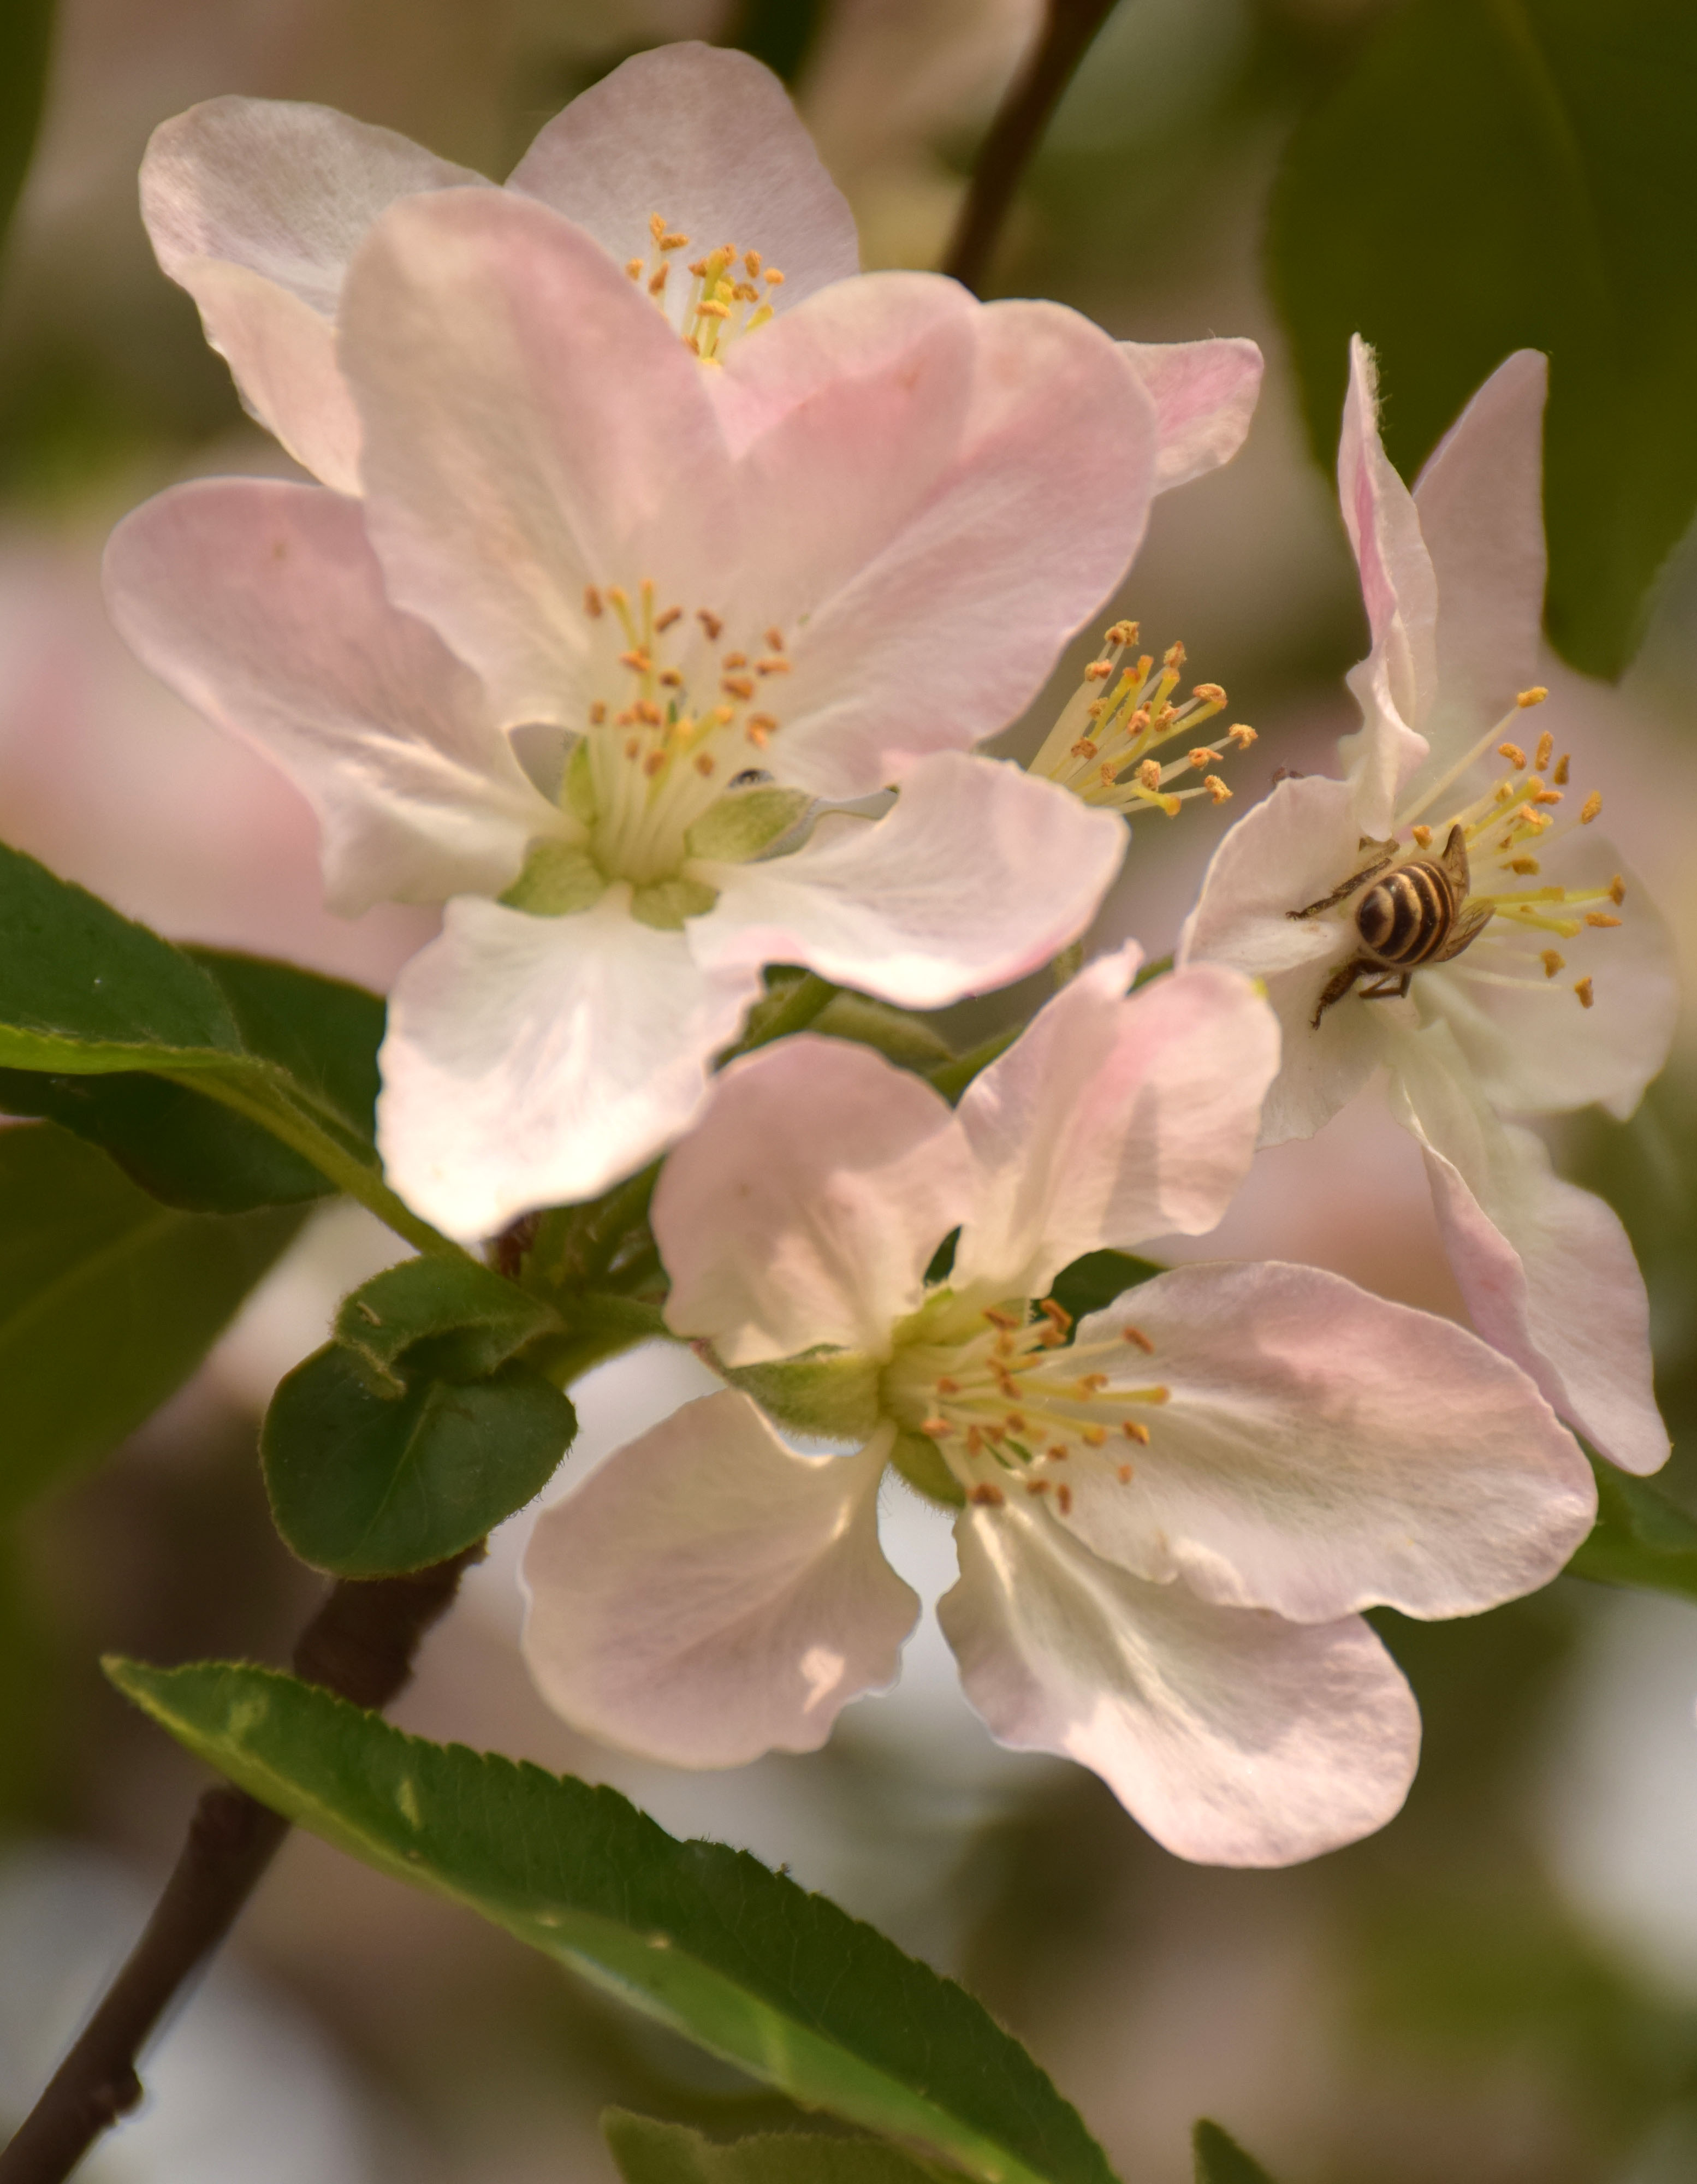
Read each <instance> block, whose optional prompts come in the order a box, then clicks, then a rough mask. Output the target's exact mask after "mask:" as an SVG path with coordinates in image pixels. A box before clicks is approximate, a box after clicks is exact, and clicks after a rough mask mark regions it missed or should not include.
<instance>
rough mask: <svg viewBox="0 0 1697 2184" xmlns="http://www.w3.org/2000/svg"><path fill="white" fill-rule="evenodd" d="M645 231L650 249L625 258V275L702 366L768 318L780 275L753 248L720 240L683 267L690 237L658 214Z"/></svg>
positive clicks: (718, 357)
mask: <svg viewBox="0 0 1697 2184" xmlns="http://www.w3.org/2000/svg"><path fill="white" fill-rule="evenodd" d="M648 232H649V234H650V235H652V236H653V237H654V248H653V249H652V250H651V251H650V252H649V253H648V256H647V257H646V258H632V259H627V260H626V265H625V270H626V273H628V274H629V275H630V276H631V278H632V280H633V281H640V282H641V284H642V285H643V287H645V288H646V289H647V290H648V293H649V295H651V296H652V297H653V298H654V301H655V303H656V304H658V305H659V309H661V311H662V312H664V313H665V316H666V317H667V318H668V319H670V320H671V323H672V324H673V325H674V326H676V328H677V330H678V331H679V333H680V334H681V335H682V337H683V341H684V345H685V347H686V348H688V349H690V350H691V351H693V354H695V355H697V356H698V357H699V358H700V359H701V360H702V362H703V363H704V364H721V363H722V362H723V361H724V357H725V352H726V349H727V348H729V346H730V345H731V343H732V342H733V341H734V340H736V339H737V337H738V336H739V335H742V334H748V333H752V332H753V331H754V329H755V327H756V326H765V323H766V321H767V320H769V319H770V318H771V315H772V311H773V308H774V306H773V303H772V294H773V292H774V290H776V289H778V288H781V287H782V286H783V280H784V276H783V275H782V273H780V272H779V270H778V269H777V267H776V265H766V264H765V262H764V261H763V260H762V259H761V257H760V253H759V251H758V250H739V249H738V248H737V245H736V244H735V243H734V242H721V244H720V245H719V247H718V248H717V249H716V250H709V252H708V253H707V254H706V255H705V256H704V257H703V258H697V259H691V260H690V261H689V262H688V263H687V265H686V264H684V262H683V261H682V259H679V258H678V256H677V253H679V252H680V251H682V250H687V249H688V248H689V237H687V235H680V234H679V233H678V232H677V231H676V229H674V228H673V226H672V225H671V223H670V220H667V219H666V218H665V215H664V214H660V213H654V214H651V215H650V216H649V220H648ZM680 266H681V267H682V271H681V272H679V273H678V277H677V278H676V280H674V279H673V277H672V276H673V274H674V272H675V271H677V270H678V268H679V267H680Z"/></svg>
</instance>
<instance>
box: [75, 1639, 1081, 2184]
mask: <svg viewBox="0 0 1697 2184" xmlns="http://www.w3.org/2000/svg"><path fill="white" fill-rule="evenodd" d="M106 1666H107V1673H108V1675H109V1676H110V1677H111V1679H112V1680H113V1681H114V1683H115V1684H116V1685H118V1687H119V1689H120V1691H124V1692H125V1694H126V1695H127V1696H128V1697H131V1699H133V1700H134V1701H135V1702H136V1704H137V1705H138V1706H141V1707H142V1708H144V1709H145V1711H146V1712H147V1713H149V1714H151V1715H152V1716H153V1719H154V1720H155V1721H157V1722H159V1724H161V1725H162V1726H163V1727H164V1729H166V1730H168V1731H169V1732H170V1734H171V1735H172V1736H175V1737H176V1738H177V1739H178V1740H179V1741H180V1742H181V1743H183V1744H185V1745H186V1746H187V1747H188V1748H189V1749H190V1750H191V1751H192V1752H195V1753H196V1754H197V1755H198V1757H199V1758H202V1759H203V1760H205V1761H206V1762H207V1763H209V1765H211V1766H213V1767H215V1768H217V1769H220V1771H221V1772H222V1773H224V1774H225V1775H228V1776H229V1777H230V1778H231V1780H234V1781H235V1782H236V1783H238V1784H239V1785H240V1786H241V1787H242V1788H243V1789H245V1790H247V1791H249V1792H250V1793H251V1794H252V1795H253V1796H254V1797H258V1798H259V1799H261V1800H262V1801H263V1802H265V1803H266V1804H268V1805H270V1806H272V1807H273V1808H275V1810H276V1811H278V1812H280V1813H282V1814H285V1815H286V1816H287V1818H288V1819H291V1820H293V1821H296V1822H298V1824H299V1825H302V1826H303V1827H307V1828H310V1829H311V1830H314V1833H316V1834H318V1835H320V1836H324V1837H325V1839H326V1840H327V1841H331V1842H332V1843H334V1844H336V1845H337V1846H338V1847H340V1848H342V1849H343V1850H345V1851H347V1852H348V1853H349V1854H350V1855H351V1856H353V1857H354V1858H361V1859H363V1860H364V1862H365V1863H366V1864H368V1865H370V1866H372V1867H373V1868H375V1869H376V1870H377V1871H378V1872H381V1873H384V1874H387V1875H390V1876H391V1877H392V1878H394V1879H398V1880H407V1881H410V1882H412V1883H414V1884H415V1886H422V1887H425V1888H427V1889H430V1890H431V1891H433V1892H435V1893H437V1894H438V1895H441V1896H443V1897H447V1898H448V1900H449V1901H451V1902H453V1903H460V1904H464V1905H465V1906H467V1907H469V1908H470V1909H472V1910H475V1911H476V1912H478V1913H479V1914H481V1916H482V1917H484V1918H486V1919H490V1920H492V1922H493V1923H494V1924H496V1925H499V1926H501V1927H504V1929H505V1930H506V1931H508V1932H509V1933H510V1934H513V1935H515V1936H516V1937H517V1938H518V1939H519V1940H520V1941H522V1942H526V1943H528V1944H529V1945H530V1946H531V1947H533V1948H536V1949H538V1950H540V1951H542V1953H544V1954H545V1955H547V1956H548V1957H550V1958H553V1959H554V1961H555V1962H556V1963H558V1964H565V1965H568V1966H570V1968H571V1969H572V1970H575V1971H576V1972H579V1973H581V1974H582V1975H586V1976H587V1977H588V1978H589V1979H591V1980H593V1981H595V1982H596V1983H597V1984H598V1986H603V1987H604V1988H606V1989H608V1990H609V1991H610V1992H613V1993H615V1994H616V1995H618V1996H619V1997H621V1998H622V1999H623V2000H624V2001H626V2003H632V2004H633V2005H634V2006H635V2007H636V2008H637V2009H642V2010H644V2011H646V2012H648V2014H650V2015H652V2016H654V2017H656V2018H658V2019H659V2020H660V2021H661V2022H662V2023H663V2024H665V2025H670V2026H671V2027H672V2028H673V2029H674V2030H675V2031H679V2032H681V2033H682V2034H683V2035H684V2036H686V2037H687V2038H689V2039H692V2040H694V2041H695V2042H698V2044H699V2045H700V2046H701V2047H703V2048H706V2049H707V2050H708V2051H709V2053H713V2054H715V2055H718V2056H720V2057H721V2058H723V2059H725V2060H726V2061H727V2062H730V2063H732V2064H737V2066H738V2067H739V2068H741V2069H743V2070H747V2071H748V2072H750V2073H752V2074H753V2075H754V2076H756V2077H758V2078H759V2079H762V2080H764V2081H765V2082H766V2083H768V2084H770V2085H773V2086H776V2087H778V2088H779V2089H780V2090H781V2091H782V2092H784V2093H786V2094H787V2096H788V2097H789V2098H791V2099H792V2100H793V2101H796V2102H798V2103H800V2104H801V2105H802V2106H804V2107H807V2108H813V2109H824V2110H826V2111H828V2112H831V2113H832V2114H837V2115H838V2116H841V2117H843V2119H844V2120H847V2121H848V2122H850V2123H852V2124H854V2125H857V2126H860V2128H861V2129H862V2130H865V2131H875V2132H877V2133H880V2134H882V2135H883V2136H885V2137H890V2138H893V2139H895V2140H896V2141H898V2142H899V2143H901V2144H903V2145H904V2146H911V2147H915V2148H925V2149H926V2150H927V2152H928V2153H934V2154H935V2155H936V2156H937V2158H938V2159H939V2160H942V2161H943V2162H946V2163H949V2164H950V2165H953V2167H954V2169H955V2170H958V2171H959V2172H960V2174H961V2175H963V2176H966V2177H970V2178H973V2179H976V2180H978V2184H1113V2177H1112V2171H1111V2170H1110V2169H1109V2166H1108V2164H1107V2161H1106V2159H1104V2155H1103V2153H1102V2152H1101V2149H1100V2148H1099V2147H1098V2146H1097V2145H1096V2144H1095V2142H1093V2140H1092V2139H1091V2137H1089V2135H1088V2132H1087V2131H1085V2129H1084V2126H1083V2125H1082V2122H1081V2121H1080V2120H1079V2118H1078V2116H1077V2113H1076V2111H1075V2110H1074V2109H1071V2107H1070V2106H1069V2105H1068V2104H1067V2103H1066V2102H1065V2101H1064V2100H1063V2099H1062V2098H1060V2094H1059V2093H1057V2092H1056V2091H1055V2089H1054V2087H1053V2085H1051V2084H1050V2082H1049V2079H1048V2078H1047V2077H1046V2076H1045V2075H1043V2071H1042V2070H1040V2069H1039V2068H1038V2065H1037V2064H1036V2063H1034V2062H1033V2061H1032V2058H1031V2057H1030V2056H1029V2055H1028V2054H1027V2053H1026V2051H1025V2050H1024V2049H1023V2048H1021V2046H1020V2045H1019V2043H1018V2042H1017V2041H1015V2040H1014V2039H1013V2038H1012V2037H1011V2036H1010V2035H1009V2034H1007V2033H1006V2032H1004V2031H1002V2030H1001V2028H1000V2027H999V2025H997V2024H996V2023H995V2022H994V2020H993V2019H992V2018H991V2017H990V2016H989V2014H988V2012H987V2011H986V2010H985V2009H983V2008H982V2006H981V2005H980V2004H979V2003H976V2002H975V2001H974V2000H973V1998H972V1997H971V1995H969V1994H968V1993H966V1992H965V1990H964V1989H963V1988H961V1987H960V1986H956V1985H955V1984H954V1982H953V1981H949V1980H945V1979H943V1978H942V1977H940V1976H939V1975H938V1974H937V1973H936V1972H934V1971H932V1970H931V1969H930V1967H929V1966H928V1965H926V1964H921V1963H919V1962H918V1961H916V1960H915V1958H910V1957H906V1956H904V1955H903V1953H901V1951H900V1950H899V1949H898V1948H897V1947H895V1945H894V1944H893V1942H889V1941H887V1940H886V1939H885V1937H884V1936H882V1934H880V1933H878V1932H877V1931H876V1930H875V1929H873V1928H872V1927H870V1926H867V1925H863V1924H862V1923H861V1922H860V1920H858V1919H852V1918H850V1917H849V1915H848V1914H847V1913H846V1912H843V1911H841V1910H839V1909H838V1908H837V1906H836V1905H835V1904H834V1903H828V1902H827V1901H826V1899H825V1898H824V1897H819V1896H810V1895H809V1894H808V1893H807V1892H805V1891H804V1890H803V1889H802V1888H800V1887H798V1886H797V1885H796V1883H795V1882H794V1881H793V1880H789V1879H787V1877H786V1876H785V1875H782V1874H776V1873H773V1872H771V1871H770V1870H769V1869H767V1868H766V1867H765V1866H764V1865H762V1864H760V1863H759V1860H758V1859H757V1858H752V1857H750V1856H749V1854H748V1853H747V1852H746V1851H737V1850H732V1849H731V1848H730V1847H727V1846H726V1845H725V1844H722V1843H715V1842H679V1841H676V1840H675V1839H674V1838H673V1837H671V1836H668V1835H666V1834H665V1832H664V1831H663V1830H661V1829H660V1828H659V1827H657V1826H656V1825H655V1824H654V1821H652V1820H651V1819H648V1818H647V1817H646V1816H645V1815H643V1814H641V1813H638V1812H637V1811H636V1809H635V1808H633V1807H632V1806H631V1805H630V1804H629V1803H627V1802H626V1800H625V1799H624V1798H623V1797H620V1796H619V1794H618V1793H617V1791H613V1790H609V1789H606V1788H598V1789H592V1788H591V1787H590V1786H588V1785H587V1783H583V1782H579V1781H576V1780H573V1779H572V1778H571V1777H570V1776H569V1775H567V1776H563V1777H555V1776H553V1775H545V1774H543V1773H542V1771H541V1769H538V1768H535V1767H528V1766H515V1764H514V1763H512V1762H511V1761H510V1760H508V1759H504V1758H499V1757H498V1756H496V1755H492V1754H485V1753H478V1752H468V1751H466V1750H465V1749H464V1748H463V1747H458V1746H451V1747H443V1746H440V1745H433V1744H428V1743H426V1742H425V1741H423V1740H421V1739H420V1738H418V1737H413V1736H405V1735H403V1733H402V1732H401V1731H400V1730H398V1729H396V1728H394V1727H393V1726H392V1724H389V1723H387V1722H386V1721H384V1720H382V1719H381V1718H380V1717H379V1716H377V1715H375V1714H370V1713H364V1712H362V1711H361V1710H360V1709H359V1708H357V1707H353V1706H350V1705H348V1703H347V1702H345V1701H343V1700H341V1699H337V1698H333V1697H331V1695H330V1693H329V1692H327V1691H321V1690H319V1689H317V1688H315V1687H314V1686H313V1685H308V1684H303V1683H300V1682H298V1681H297V1680H295V1679H294V1678H292V1677H290V1676H286V1675H282V1674H278V1673H276V1672H275V1671H274V1670H269V1669H253V1668H245V1667H237V1666H231V1665H226V1664H224V1663H202V1664H199V1665H197V1666H192V1667H189V1668H182V1669H151V1668H147V1667H143V1666H142V1665H140V1664H139V1663H134V1662H125V1661H108V1663H107V1664H106Z"/></svg>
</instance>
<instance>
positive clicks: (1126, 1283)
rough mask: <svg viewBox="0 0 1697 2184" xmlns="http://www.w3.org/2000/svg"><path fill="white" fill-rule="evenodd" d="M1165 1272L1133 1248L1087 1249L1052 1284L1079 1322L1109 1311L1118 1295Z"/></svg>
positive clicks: (1059, 1299) (1052, 1292)
mask: <svg viewBox="0 0 1697 2184" xmlns="http://www.w3.org/2000/svg"><path fill="white" fill-rule="evenodd" d="M1164 1271H1165V1270H1164V1269H1163V1268H1160V1267H1157V1266H1156V1265H1155V1263H1154V1262H1152V1261H1151V1260H1149V1259H1138V1258H1134V1257H1133V1256H1132V1254H1131V1252H1129V1251H1087V1252H1086V1253H1085V1254H1084V1256H1083V1257H1082V1259H1075V1260H1074V1261H1073V1262H1072V1264H1071V1266H1070V1267H1063V1268H1061V1270H1060V1273H1058V1274H1057V1275H1056V1276H1055V1278H1054V1280H1053V1281H1052V1282H1051V1283H1050V1284H1049V1295H1051V1296H1052V1297H1053V1298H1054V1301H1055V1302H1056V1303H1057V1304H1058V1305H1059V1306H1060V1308H1061V1310H1062V1311H1063V1312H1066V1313H1068V1314H1070V1315H1071V1318H1072V1320H1073V1321H1074V1323H1075V1324H1076V1323H1077V1322H1078V1321H1079V1320H1081V1319H1082V1318H1084V1317H1085V1315H1086V1314H1087V1313H1088V1312H1105V1311H1106V1310H1107V1308H1108V1307H1109V1306H1110V1304H1112V1303H1113V1301H1114V1300H1115V1298H1116V1297H1119V1296H1123V1295H1125V1293H1126V1291H1127V1290H1131V1289H1136V1288H1137V1286H1138V1284H1139V1283H1140V1282H1146V1281H1149V1280H1150V1279H1152V1278H1153V1277H1154V1276H1155V1275H1156V1274H1159V1273H1162V1272H1164Z"/></svg>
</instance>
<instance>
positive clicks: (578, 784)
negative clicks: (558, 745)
mask: <svg viewBox="0 0 1697 2184" xmlns="http://www.w3.org/2000/svg"><path fill="white" fill-rule="evenodd" d="M559 801H560V807H561V809H562V810H563V811H569V812H570V814H571V816H572V817H573V818H574V819H576V821H577V822H578V824H579V825H580V826H582V827H593V826H594V824H595V819H596V811H595V761H594V760H593V758H592V757H591V755H590V751H589V738H588V737H587V736H580V737H579V738H578V739H577V741H576V743H575V744H573V745H572V747H571V755H570V757H569V758H568V759H567V760H566V761H565V771H564V772H562V774H561V775H560V781H559Z"/></svg>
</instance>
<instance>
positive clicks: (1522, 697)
mask: <svg viewBox="0 0 1697 2184" xmlns="http://www.w3.org/2000/svg"><path fill="white" fill-rule="evenodd" d="M1549 695H1550V693H1549V691H1548V690H1546V689H1545V688H1544V685H1543V683H1541V682H1534V683H1533V686H1532V688H1530V689H1529V690H1522V691H1521V692H1520V693H1519V694H1518V695H1517V696H1516V699H1515V703H1516V705H1518V706H1520V707H1521V709H1522V710H1525V708H1526V707H1527V706H1528V705H1542V704H1543V703H1544V699H1546V698H1547V697H1548V696H1549Z"/></svg>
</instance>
